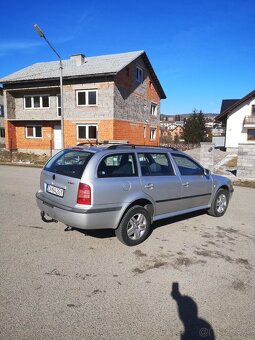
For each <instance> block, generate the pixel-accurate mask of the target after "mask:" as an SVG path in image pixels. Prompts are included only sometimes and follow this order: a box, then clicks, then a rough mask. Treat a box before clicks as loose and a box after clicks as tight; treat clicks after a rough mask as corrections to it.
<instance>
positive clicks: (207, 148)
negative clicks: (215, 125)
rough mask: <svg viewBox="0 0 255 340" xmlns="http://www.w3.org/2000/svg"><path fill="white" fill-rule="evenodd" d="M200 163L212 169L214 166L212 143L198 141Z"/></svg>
mask: <svg viewBox="0 0 255 340" xmlns="http://www.w3.org/2000/svg"><path fill="white" fill-rule="evenodd" d="M200 145H201V148H200V163H201V164H202V165H203V167H205V168H206V169H209V170H213V168H214V147H215V145H214V144H213V143H209V142H208V143H207V142H203V143H200Z"/></svg>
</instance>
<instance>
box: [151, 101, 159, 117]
mask: <svg viewBox="0 0 255 340" xmlns="http://www.w3.org/2000/svg"><path fill="white" fill-rule="evenodd" d="M151 115H152V116H155V117H157V115H158V105H157V104H155V103H151Z"/></svg>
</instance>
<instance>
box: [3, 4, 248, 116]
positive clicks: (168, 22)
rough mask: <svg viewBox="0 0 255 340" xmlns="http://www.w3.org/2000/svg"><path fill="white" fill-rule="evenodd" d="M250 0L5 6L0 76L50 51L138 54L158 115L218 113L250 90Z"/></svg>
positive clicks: (48, 58)
mask: <svg viewBox="0 0 255 340" xmlns="http://www.w3.org/2000/svg"><path fill="white" fill-rule="evenodd" d="M254 10H255V2H254V0H242V1H240V0H190V1H189V0H178V1H177V0H175V1H172V0H168V1H167V0H163V1H160V0H158V1H155V0H154V1H151V0H147V1H145V0H141V1H137V0H136V1H134V0H130V1H121V0H119V1H116V0H112V1H108V0H104V1H100V0H97V1H94V0H89V1H85V0H82V1H81V0H76V1H74V2H72V1H66V2H65V1H59V0H51V1H49V0H43V1H37V2H36V1H29V0H23V1H17V0H16V1H15V2H11V1H8V2H7V1H4V2H3V3H1V24H2V25H1V34H0V77H2V76H5V75H7V74H10V73H13V72H15V71H17V70H19V69H21V68H23V67H26V66H28V65H31V64H33V63H36V62H41V61H51V60H55V56H54V54H53V52H52V51H51V50H50V49H49V47H48V46H47V45H46V43H45V41H44V40H43V39H40V38H39V36H38V35H37V33H36V32H35V31H34V29H33V24H35V23H37V24H38V25H39V26H40V27H41V29H42V30H43V31H44V33H45V35H46V36H47V38H48V39H49V40H50V41H51V43H52V44H53V45H54V47H55V48H56V49H57V51H58V52H59V54H60V55H61V57H62V59H67V58H69V56H70V55H71V54H75V53H84V54H85V55H87V56H93V55H102V54H111V53H120V52H128V51H135V50H145V51H146V53H147V55H148V57H149V59H150V61H151V63H152V66H153V67H154V70H155V72H156V74H157V75H158V78H159V80H160V82H161V85H162V86H163V88H164V90H165V92H166V95H167V99H165V100H163V101H162V106H161V112H162V113H165V114H180V113H187V112H191V111H192V110H193V109H194V108H196V109H198V110H200V109H201V110H203V112H215V113H217V112H219V110H220V105H221V100H222V99H228V98H230V99H232V98H233V99H238V98H242V97H243V96H245V95H246V94H248V93H249V92H250V91H252V90H254V89H255V43H254V36H255V34H254V33H255V26H254V22H255V20H254Z"/></svg>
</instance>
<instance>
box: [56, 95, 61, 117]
mask: <svg viewBox="0 0 255 340" xmlns="http://www.w3.org/2000/svg"><path fill="white" fill-rule="evenodd" d="M57 116H58V117H61V95H60V94H58V95H57Z"/></svg>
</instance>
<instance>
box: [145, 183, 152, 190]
mask: <svg viewBox="0 0 255 340" xmlns="http://www.w3.org/2000/svg"><path fill="white" fill-rule="evenodd" d="M144 187H145V188H146V189H153V188H154V184H152V183H149V184H145V186H144Z"/></svg>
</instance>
